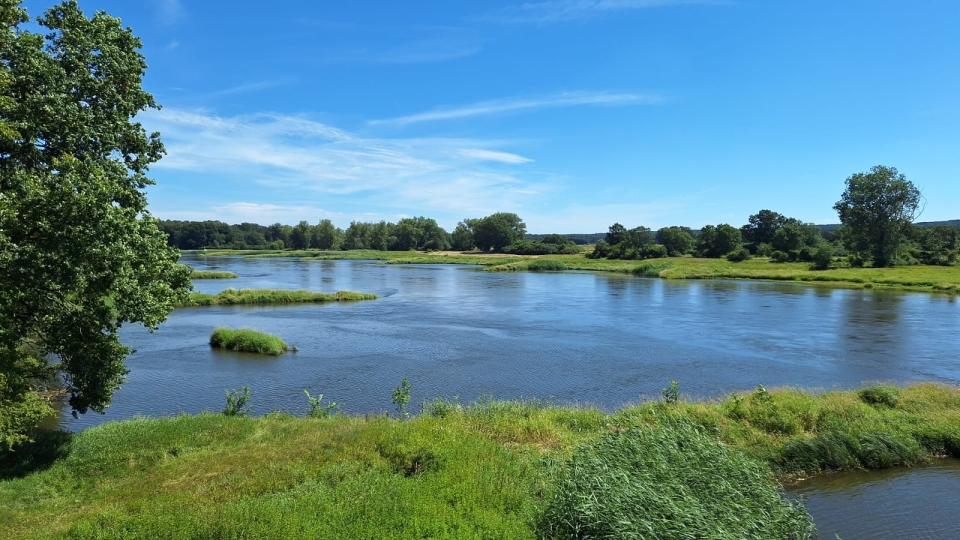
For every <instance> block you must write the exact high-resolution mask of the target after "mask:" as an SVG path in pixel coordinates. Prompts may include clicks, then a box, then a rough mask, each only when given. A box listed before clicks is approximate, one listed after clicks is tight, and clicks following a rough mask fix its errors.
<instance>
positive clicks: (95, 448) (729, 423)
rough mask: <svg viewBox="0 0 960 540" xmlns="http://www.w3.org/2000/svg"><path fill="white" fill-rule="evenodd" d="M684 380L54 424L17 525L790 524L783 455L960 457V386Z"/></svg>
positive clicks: (411, 529)
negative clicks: (417, 402) (653, 391)
mask: <svg viewBox="0 0 960 540" xmlns="http://www.w3.org/2000/svg"><path fill="white" fill-rule="evenodd" d="M674 396H675V394H673V393H671V392H665V399H663V400H660V401H657V402H645V403H641V404H638V405H635V406H630V407H626V408H624V409H621V410H619V411H617V412H615V413H613V414H605V413H603V412H601V411H598V410H595V409H590V408H574V407H555V406H547V405H544V404H540V403H519V402H484V403H479V404H474V405H468V406H460V405H459V404H457V403H456V402H451V401H444V400H437V401H434V402H432V403H428V404H425V406H424V414H422V415H420V416H418V417H415V418H413V419H411V420H409V421H398V420H394V419H388V418H385V417H383V416H379V417H369V418H368V417H354V416H333V417H331V418H296V417H292V416H290V415H287V414H283V413H273V414H270V415H267V416H265V417H261V418H246V417H226V416H222V415H214V414H202V415H198V416H180V417H175V418H167V419H158V420H150V419H137V420H131V421H126V422H119V423H108V424H105V425H102V426H100V427H97V428H92V429H89V430H87V431H85V432H82V433H80V434H76V435H73V436H66V435H58V434H49V433H48V434H46V435H45V436H43V437H41V438H40V440H38V442H37V443H36V444H35V445H33V446H32V447H27V448H23V449H21V452H20V453H18V454H17V455H16V456H14V457H13V458H11V457H10V456H6V457H5V458H4V459H2V460H0V478H2V480H0V537H2V538H11V539H13V538H61V537H83V538H86V537H97V538H186V537H203V538H293V537H301V538H302V537H310V538H320V537H337V538H371V537H394V538H414V537H417V538H419V537H427V536H429V537H448V538H490V537H503V538H537V537H540V536H547V537H554V538H563V537H565V535H566V534H567V533H568V532H569V528H565V526H564V527H561V526H560V525H562V524H561V523H560V520H561V519H562V518H566V519H568V520H569V521H570V523H568V525H569V524H573V525H576V524H577V523H580V524H581V525H583V524H584V523H590V524H592V526H596V527H600V528H599V529H596V528H595V529H591V530H603V527H604V526H608V525H610V520H617V519H623V518H624V516H627V517H629V519H631V520H633V521H631V525H630V526H631V527H640V528H643V527H648V526H649V527H652V528H653V529H651V530H654V531H656V532H657V534H661V535H662V536H660V537H671V536H670V535H674V537H675V535H676V534H679V533H678V531H677V529H676V527H680V526H681V525H682V526H684V527H686V526H689V527H692V528H693V529H686V530H687V532H689V531H690V530H700V531H701V532H703V531H707V530H718V529H716V528H715V527H719V526H722V527H746V528H736V529H732V530H733V531H734V532H732V533H731V532H729V531H730V530H731V529H729V528H727V529H724V530H727V531H728V536H730V537H736V538H776V537H781V538H785V537H786V536H785V535H786V534H787V533H786V532H785V531H791V530H792V531H802V530H806V529H805V527H807V524H805V522H804V519H805V518H804V516H803V514H802V513H798V512H797V509H796V508H793V507H789V506H786V505H784V504H783V503H782V502H780V501H779V499H777V500H771V493H775V488H776V484H775V483H774V482H773V480H772V478H773V477H772V475H773V471H775V472H776V473H778V474H780V475H781V477H782V478H789V477H793V476H797V475H805V474H811V473H813V472H816V471H819V470H824V469H845V468H857V467H886V466H892V465H896V464H901V463H902V464H915V463H921V462H923V461H924V460H927V459H930V458H933V457H935V456H939V455H954V456H960V429H958V426H960V390H958V389H956V388H949V387H944V386H938V385H933V384H919V385H914V386H910V387H907V388H891V387H879V388H874V389H869V390H865V391H860V392H828V393H821V394H815V393H806V392H802V391H799V390H793V389H784V390H772V391H770V392H767V391H765V390H763V391H760V390H757V391H753V392H748V393H744V394H740V395H737V396H731V397H728V398H726V399H724V400H721V401H712V402H696V403H694V402H686V401H683V400H676V401H675V400H674ZM387 397H388V396H385V400H384V401H385V402H386V400H387ZM252 399H253V400H254V402H255V400H256V396H255V395H254V396H253V398H252ZM623 456H629V459H626V460H624V459H622V458H623ZM697 456H706V457H707V458H709V459H707V458H704V459H698V458H697ZM679 464H682V465H683V466H679ZM758 467H759V468H758ZM618 470H622V471H623V473H622V476H621V475H620V473H618V472H617V471H618ZM764 471H767V472H764ZM605 475H612V476H610V478H607V477H606V476H605ZM618 478H632V479H633V480H632V481H631V482H628V483H625V484H624V483H622V482H620V481H619V480H617V481H614V480H615V479H618ZM618 482H619V483H618ZM738 485H744V486H750V487H749V488H747V489H746V490H736V489H733V491H728V489H727V488H734V487H736V486H738ZM678 489H683V490H684V491H683V493H682V494H681V493H680V492H677V491H676V490H678ZM770 489H773V490H774V491H769V490H770ZM596 490H600V491H596ZM610 490H613V491H610ZM608 491H609V492H608ZM637 497H641V498H642V497H647V498H648V499H644V500H649V501H651V503H650V504H661V503H666V506H665V507H663V508H665V510H664V511H667V512H674V514H673V515H672V517H671V518H669V519H664V516H663V515H659V514H656V513H653V512H638V511H637V508H636V506H635V505H631V504H630V503H629V501H631V500H635V499H636V498H637ZM645 504H646V503H645ZM647 508H649V506H647ZM657 508H661V507H659V506H658V507H657ZM724 509H725V511H724ZM658 511H659V510H658ZM684 524H685V525H684ZM614 526H616V524H614ZM669 527H674V528H673V529H670V528H669ZM697 527H701V528H700V529H696V528H697ZM751 527H752V529H751ZM774 527H776V529H775V528H774ZM771 531H779V532H776V533H774V534H772V533H771ZM650 537H657V536H653V535H651V536H650Z"/></svg>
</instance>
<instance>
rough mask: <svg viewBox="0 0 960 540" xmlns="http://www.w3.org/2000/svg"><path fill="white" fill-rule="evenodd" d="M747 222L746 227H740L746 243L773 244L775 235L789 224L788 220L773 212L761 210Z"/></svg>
mask: <svg viewBox="0 0 960 540" xmlns="http://www.w3.org/2000/svg"><path fill="white" fill-rule="evenodd" d="M747 221H748V223H747V224H746V225H744V226H743V227H740V233H741V235H742V236H743V240H744V242H751V243H754V244H772V243H773V235H774V233H776V232H777V229H779V228H780V227H783V226H784V225H786V224H787V221H788V218H787V217H786V216H784V215H783V214H780V213H777V212H774V211H772V210H760V211H759V212H757V213H756V214H753V215H752V216H750V217H749V218H747Z"/></svg>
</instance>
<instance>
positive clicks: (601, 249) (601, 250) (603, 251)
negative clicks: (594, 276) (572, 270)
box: [587, 240, 610, 259]
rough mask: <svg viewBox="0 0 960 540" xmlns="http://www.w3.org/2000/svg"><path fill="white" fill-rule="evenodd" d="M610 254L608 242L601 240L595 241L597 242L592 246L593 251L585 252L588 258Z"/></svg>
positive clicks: (597, 257)
mask: <svg viewBox="0 0 960 540" xmlns="http://www.w3.org/2000/svg"><path fill="white" fill-rule="evenodd" d="M609 254H610V244H608V243H606V242H605V241H603V240H599V241H597V244H596V245H595V246H593V251H591V252H590V253H588V254H587V258H589V259H603V258H605V257H606V256H607V255H609Z"/></svg>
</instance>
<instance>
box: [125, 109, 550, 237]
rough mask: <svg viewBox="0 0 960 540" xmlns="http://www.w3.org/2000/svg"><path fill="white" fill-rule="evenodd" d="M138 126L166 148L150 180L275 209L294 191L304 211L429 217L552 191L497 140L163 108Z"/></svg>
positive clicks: (514, 203)
mask: <svg viewBox="0 0 960 540" xmlns="http://www.w3.org/2000/svg"><path fill="white" fill-rule="evenodd" d="M143 123H144V124H145V126H147V128H148V129H150V130H158V131H160V132H161V134H162V136H163V140H164V143H165V145H166V148H167V152H168V155H167V156H166V157H165V158H164V159H163V160H161V161H160V162H159V163H157V164H156V165H155V166H154V168H155V169H156V171H157V174H158V175H163V174H165V171H166V174H176V171H180V172H182V173H186V174H193V176H196V174H200V175H202V176H203V177H210V178H220V179H226V178H229V179H230V181H231V182H233V183H235V184H236V185H237V186H238V188H240V187H244V188H245V189H247V190H251V189H256V190H258V191H260V192H261V193H262V196H263V198H264V202H267V203H271V204H278V205H279V206H284V205H283V204H280V203H276V202H275V201H277V200H289V197H290V194H291V193H296V194H297V197H298V200H302V201H305V202H304V204H307V202H308V201H311V200H339V201H349V202H350V204H352V205H354V206H356V207H364V208H367V209H368V210H369V209H376V210H377V211H378V212H388V211H389V210H387V209H396V210H395V211H396V212H400V211H402V210H401V209H407V210H408V211H415V212H418V213H424V214H427V213H432V215H436V216H438V219H439V218H440V217H442V216H443V215H454V216H467V215H485V213H489V212H493V211H498V210H504V211H514V210H516V209H517V208H519V206H520V205H521V204H522V202H523V201H525V200H529V199H531V198H533V197H536V196H537V195H538V194H541V195H542V194H544V193H548V192H550V191H551V190H552V189H553V187H552V186H551V184H550V183H549V182H547V181H545V180H542V177H539V176H534V180H530V179H527V178H526V177H525V176H523V175H519V174H517V172H518V169H516V168H517V167H523V166H524V164H525V163H529V162H530V161H532V160H531V159H529V158H526V157H523V156H520V155H518V154H515V153H510V152H505V151H502V150H501V149H499V148H498V147H501V146H503V145H504V143H503V142H502V141H485V140H474V139H458V138H397V139H384V138H365V137H361V136H357V135H354V134H351V133H348V132H345V131H343V130H340V129H337V128H335V127H332V126H329V125H326V124H323V123H320V122H315V121H313V120H310V119H308V118H303V117H295V116H285V115H272V114H257V115H249V116H236V117H221V116H216V115H213V114H209V113H206V112H204V111H186V110H178V109H170V108H164V109H163V110H161V111H150V112H149V113H145V114H144V115H143ZM533 174H534V175H535V174H536V173H533ZM245 204H247V203H245ZM326 204H327V203H325V205H326ZM228 210H229V211H230V212H232V213H234V214H239V213H242V212H243V211H247V212H248V213H250V214H251V215H252V214H253V213H260V214H265V213H266V214H269V213H271V212H275V213H276V214H286V215H290V214H289V213H286V212H284V211H283V210H281V209H279V208H272V207H266V208H265V207H261V206H256V207H250V206H234V207H224V211H228ZM311 215H313V214H311Z"/></svg>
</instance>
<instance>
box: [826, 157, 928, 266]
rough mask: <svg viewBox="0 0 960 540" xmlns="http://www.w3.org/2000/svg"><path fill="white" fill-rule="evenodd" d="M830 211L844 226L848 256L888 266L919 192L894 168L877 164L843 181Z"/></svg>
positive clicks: (913, 212) (917, 202)
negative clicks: (842, 187)
mask: <svg viewBox="0 0 960 540" xmlns="http://www.w3.org/2000/svg"><path fill="white" fill-rule="evenodd" d="M846 186H847V188H846V190H844V192H843V194H842V195H841V197H840V200H839V201H837V203H836V204H835V205H833V208H834V209H835V210H836V211H837V213H838V214H839V216H840V222H841V223H843V225H844V231H845V232H844V238H843V240H844V244H845V245H846V247H847V249H848V250H850V252H851V253H854V254H856V255H859V256H860V257H869V258H870V259H872V260H873V265H874V266H892V265H894V264H896V262H897V259H898V255H899V252H900V249H901V247H902V245H903V244H904V241H905V240H906V239H907V233H908V231H909V230H910V226H911V224H912V223H913V220H914V219H915V217H916V213H917V208H918V207H919V205H920V190H919V189H917V187H916V186H914V185H913V183H912V182H910V181H909V180H907V178H906V176H904V175H903V174H900V172H899V171H897V169H896V168H894V167H885V166H883V165H877V166H875V167H873V168H871V169H870V172H867V173H856V174H854V175H853V176H850V177H849V178H847V180H846Z"/></svg>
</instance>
